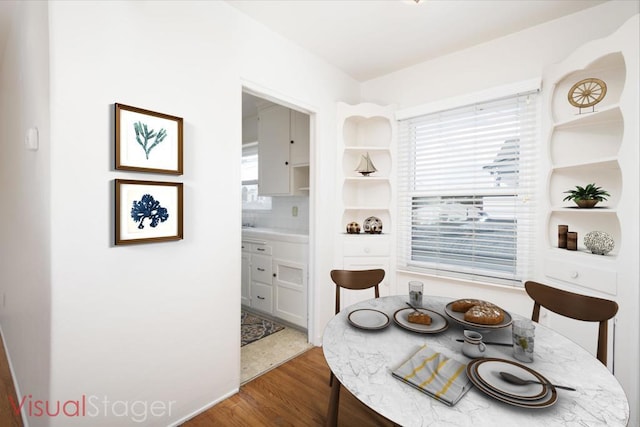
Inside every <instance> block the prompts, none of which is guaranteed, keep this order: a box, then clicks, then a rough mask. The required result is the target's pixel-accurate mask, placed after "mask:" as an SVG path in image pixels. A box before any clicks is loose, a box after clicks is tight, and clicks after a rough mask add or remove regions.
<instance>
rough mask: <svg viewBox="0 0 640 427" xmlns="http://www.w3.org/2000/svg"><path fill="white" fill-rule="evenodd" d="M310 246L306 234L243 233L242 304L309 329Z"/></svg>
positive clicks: (254, 231) (258, 231) (253, 231)
mask: <svg viewBox="0 0 640 427" xmlns="http://www.w3.org/2000/svg"><path fill="white" fill-rule="evenodd" d="M308 246H309V245H308V236H306V235H295V234H293V235H291V234H286V233H273V232H269V233H267V232H261V231H260V230H259V229H258V230H253V229H252V230H251V231H249V232H244V231H243V238H242V248H243V253H242V304H243V305H246V306H248V307H251V308H254V309H256V310H259V311H261V312H264V313H267V314H270V315H272V316H274V317H276V318H279V319H282V320H285V321H287V322H289V323H291V324H294V325H297V326H300V327H302V328H306V327H307V299H308V296H307V295H308V293H307V288H308V286H307V284H308ZM245 293H246V294H248V295H246V296H245Z"/></svg>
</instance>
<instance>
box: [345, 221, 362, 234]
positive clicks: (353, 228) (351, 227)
mask: <svg viewBox="0 0 640 427" xmlns="http://www.w3.org/2000/svg"><path fill="white" fill-rule="evenodd" d="M347 233H349V234H358V233H360V224H358V223H357V222H350V223H349V224H347Z"/></svg>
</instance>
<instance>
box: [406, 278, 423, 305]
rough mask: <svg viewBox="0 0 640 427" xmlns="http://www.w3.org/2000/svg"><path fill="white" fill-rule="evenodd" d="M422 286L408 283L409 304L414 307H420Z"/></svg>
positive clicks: (415, 282) (418, 283)
mask: <svg viewBox="0 0 640 427" xmlns="http://www.w3.org/2000/svg"><path fill="white" fill-rule="evenodd" d="M423 289H424V284H423V283H422V282H417V281H411V282H409V303H411V305H412V306H414V307H422V290H423Z"/></svg>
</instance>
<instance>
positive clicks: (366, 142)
mask: <svg viewBox="0 0 640 427" xmlns="http://www.w3.org/2000/svg"><path fill="white" fill-rule="evenodd" d="M342 137H343V140H344V145H345V147H346V148H349V147H364V148H366V147H380V148H383V147H385V148H386V147H389V143H390V141H391V124H390V123H389V119H388V118H386V117H379V116H374V117H370V118H365V117H362V116H351V117H347V118H346V120H345V121H344V125H343V128H342Z"/></svg>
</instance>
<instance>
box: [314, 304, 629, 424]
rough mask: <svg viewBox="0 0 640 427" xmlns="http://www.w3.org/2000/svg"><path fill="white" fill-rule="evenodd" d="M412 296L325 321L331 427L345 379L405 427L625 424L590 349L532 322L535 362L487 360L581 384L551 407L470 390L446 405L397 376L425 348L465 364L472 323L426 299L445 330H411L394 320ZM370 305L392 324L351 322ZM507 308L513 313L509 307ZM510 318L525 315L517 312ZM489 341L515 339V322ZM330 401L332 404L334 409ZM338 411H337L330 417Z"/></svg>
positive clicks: (501, 353)
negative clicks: (395, 372)
mask: <svg viewBox="0 0 640 427" xmlns="http://www.w3.org/2000/svg"><path fill="white" fill-rule="evenodd" d="M408 301H409V297H408V295H398V296H387V297H382V298H374V299H370V300H366V301H363V302H360V303H357V304H354V305H352V306H350V307H348V308H345V309H343V310H342V311H340V313H338V314H337V315H336V316H335V317H334V318H333V319H331V320H330V321H329V323H328V324H327V326H326V328H325V330H324V334H323V339H322V347H323V353H324V357H325V359H326V361H327V364H328V365H329V368H330V369H331V371H332V372H333V374H334V375H335V377H336V378H337V379H338V380H339V383H338V382H337V381H333V385H332V391H331V393H332V397H331V401H332V402H331V403H330V408H329V416H328V419H327V425H335V423H336V422H337V415H336V414H337V407H338V402H337V401H338V399H339V392H340V384H342V386H343V387H344V388H345V389H346V390H348V391H349V392H350V393H351V394H353V395H354V396H355V397H356V398H358V399H359V400H360V401H361V402H362V403H363V404H365V405H367V406H368V407H369V408H371V409H373V410H374V411H376V412H377V413H378V414H380V415H382V416H383V417H385V418H387V419H388V420H390V421H392V422H394V423H395V424H398V425H401V426H473V427H481V426H487V427H495V426H518V427H525V426H532V427H534V426H535V427H539V426H625V425H627V423H628V420H629V404H628V401H627V398H626V396H625V393H624V391H623V389H622V387H621V386H620V383H619V382H618V381H617V379H616V378H615V377H614V376H613V375H612V373H611V372H610V371H609V370H608V369H607V368H606V367H605V366H604V365H603V364H602V363H601V362H600V361H599V360H598V359H597V358H596V357H595V356H594V355H592V354H591V353H589V352H588V351H586V350H585V349H584V348H582V347H581V346H579V345H578V344H576V343H574V342H573V341H571V340H570V339H568V338H566V337H564V336H563V335H561V334H559V333H557V332H555V331H553V330H552V329H549V328H547V327H545V326H543V325H540V324H538V323H535V342H534V360H533V362H531V363H526V364H524V363H522V362H519V361H517V360H516V359H515V358H514V357H513V348H512V347H509V346H502V345H493V344H488V345H487V346H486V351H485V354H484V357H485V358H499V359H506V360H510V361H514V362H516V363H522V365H526V366H527V367H528V368H531V369H533V370H535V371H536V372H538V373H540V374H541V375H543V376H544V378H546V379H547V380H549V381H550V382H551V383H552V384H563V385H567V386H570V387H573V388H575V389H576V391H567V390H561V389H556V392H557V399H556V400H555V402H554V403H553V404H552V405H550V406H548V407H541V408H538V407H535V408H529V407H520V406H516V405H512V404H510V403H505V402H503V401H500V400H498V399H495V398H493V397H491V396H490V395H488V394H487V393H484V392H482V391H481V390H479V389H478V388H477V387H471V389H470V390H469V391H468V392H467V393H466V394H465V395H464V396H463V397H462V399H460V400H459V401H458V402H457V403H456V404H455V405H453V406H448V405H446V404H444V403H442V402H440V401H439V400H436V399H434V398H432V397H431V396H429V395H427V394H425V393H422V392H421V391H420V390H418V389H416V388H414V387H412V386H410V385H408V384H406V383H405V382H403V381H401V380H399V379H397V378H396V377H394V376H393V375H392V371H393V370H394V369H397V368H398V367H399V366H400V365H402V364H403V363H404V362H405V361H406V360H407V359H409V358H410V357H411V356H412V355H413V354H414V353H415V352H416V351H417V350H418V349H419V348H421V347H422V346H423V345H425V344H426V345H427V346H428V347H429V348H431V349H433V350H434V351H436V352H439V353H441V354H442V355H444V356H446V357H448V358H451V359H454V360H457V361H459V362H461V363H463V364H468V363H469V362H471V361H472V360H473V359H470V358H468V357H467V356H465V355H464V354H463V353H462V342H459V341H458V340H459V339H463V337H464V335H463V333H464V330H465V329H466V328H467V327H465V326H464V325H463V324H461V323H460V322H459V321H455V320H454V319H452V318H451V316H448V315H447V314H446V313H445V306H446V305H447V304H448V303H449V302H451V301H452V299H451V298H445V297H436V296H424V299H423V305H422V306H423V308H426V309H429V310H432V311H434V312H436V313H439V314H441V315H442V316H443V317H444V318H445V319H447V323H448V327H447V328H446V329H444V330H442V331H439V332H437V333H419V332H414V331H411V330H408V329H407V328H405V327H403V326H401V325H400V323H402V322H400V323H398V322H395V321H394V314H395V313H396V312H397V311H398V310H400V309H406V308H407V302H408ZM359 309H371V310H377V311H379V312H382V313H384V314H386V315H387V316H388V318H389V319H390V322H389V324H388V326H385V327H383V328H381V329H363V328H359V327H356V326H354V325H353V324H352V322H350V321H349V319H348V316H349V314H350V313H351V312H353V311H354V310H359ZM507 312H508V311H507ZM508 314H510V316H511V318H512V319H514V320H515V319H522V318H523V317H522V316H519V315H517V314H515V313H508ZM481 333H482V335H483V340H484V341H485V342H499V343H511V342H512V338H511V327H510V326H506V327H504V328H498V329H492V330H482V331H481ZM332 404H333V407H332ZM332 412H333V414H332Z"/></svg>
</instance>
